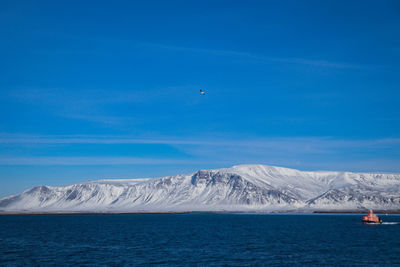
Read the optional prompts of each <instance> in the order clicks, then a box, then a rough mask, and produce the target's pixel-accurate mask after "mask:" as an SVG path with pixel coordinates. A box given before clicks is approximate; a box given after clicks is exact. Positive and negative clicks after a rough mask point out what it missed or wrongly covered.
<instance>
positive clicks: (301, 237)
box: [0, 214, 400, 266]
mask: <svg viewBox="0 0 400 267" xmlns="http://www.w3.org/2000/svg"><path fill="white" fill-rule="evenodd" d="M360 218H361V215H246V214H237V215H235V214H166V215H161V214H160V215H133V214H129V215H29V216H0V259H1V261H0V264H1V265H80V266H82V265H87V266H96V265H114V266H115V265H130V266H132V265H147V264H164V265H172V266H176V265H200V266H202V265H213V266H215V265H229V266H232V265H235V266H254V265H268V266H269V265H280V266H281V265H290V266H293V265H294V266H296V265H303V266H304V265H307V266H309V265H324V266H326V265H330V266H343V265H351V266H354V265H359V266H365V265H379V266H385V265H387V266H389V265H396V264H397V265H398V264H400V225H396V224H391V225H375V226H371V225H369V226H368V225H362V224H361V223H360ZM382 218H383V219H384V221H400V216H383V217H382Z"/></svg>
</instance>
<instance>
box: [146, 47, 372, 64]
mask: <svg viewBox="0 0 400 267" xmlns="http://www.w3.org/2000/svg"><path fill="white" fill-rule="evenodd" d="M142 45H145V46H148V47H154V48H160V49H168V50H175V51H182V52H193V53H206V54H213V55H217V56H234V57H242V58H248V59H252V60H256V61H261V62H267V63H274V62H275V63H277V62H281V63H287V64H297V65H309V66H314V67H321V68H337V69H370V68H377V67H379V66H376V65H369V64H368V65H365V64H354V63H347V62H336V61H329V60H324V59H307V58H289V57H288V58H276V57H268V56H264V55H259V54H254V53H250V52H243V51H234V50H219V49H209V48H198V47H184V46H173V45H164V44H155V43H143V44H142Z"/></svg>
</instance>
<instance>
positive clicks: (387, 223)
mask: <svg viewBox="0 0 400 267" xmlns="http://www.w3.org/2000/svg"><path fill="white" fill-rule="evenodd" d="M382 224H400V222H383V223H382Z"/></svg>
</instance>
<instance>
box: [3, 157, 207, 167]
mask: <svg viewBox="0 0 400 267" xmlns="http://www.w3.org/2000/svg"><path fill="white" fill-rule="evenodd" d="M198 163H199V161H198V160H192V159H188V160H186V159H154V158H136V157H0V165H73V166H79V165H170V164H179V165H188V164H198ZM200 163H204V164H209V163H211V162H210V161H203V162H200Z"/></svg>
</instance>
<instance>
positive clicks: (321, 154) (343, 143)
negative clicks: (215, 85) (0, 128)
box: [0, 133, 400, 171]
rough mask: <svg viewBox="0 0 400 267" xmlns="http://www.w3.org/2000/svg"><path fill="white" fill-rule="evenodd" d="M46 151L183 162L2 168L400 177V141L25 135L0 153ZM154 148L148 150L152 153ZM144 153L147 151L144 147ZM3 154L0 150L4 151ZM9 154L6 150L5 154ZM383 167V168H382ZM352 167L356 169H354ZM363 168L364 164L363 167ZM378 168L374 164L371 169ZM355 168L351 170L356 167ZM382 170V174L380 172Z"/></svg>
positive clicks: (28, 161) (9, 161) (15, 161)
mask: <svg viewBox="0 0 400 267" xmlns="http://www.w3.org/2000/svg"><path fill="white" fill-rule="evenodd" d="M32 144H35V147H36V148H40V149H41V150H43V151H46V147H47V146H49V145H50V146H51V147H52V148H54V146H55V147H57V146H58V145H60V151H62V149H63V145H65V144H69V145H71V146H73V145H75V144H97V145H99V146H102V145H107V146H110V149H111V148H112V145H118V144H126V145H130V144H142V145H146V144H149V145H151V144H162V145H168V146H171V147H174V148H176V149H178V150H179V151H181V152H183V153H184V154H185V155H187V156H185V157H184V158H169V157H168V156H158V157H155V158H149V157H121V156H118V155H115V156H113V157H108V156H91V157H65V156H62V153H61V157H53V156H52V155H48V156H38V157H24V156H20V155H18V154H12V155H7V154H5V153H4V151H3V153H1V154H2V156H1V158H0V165H102V164H103V165H123V164H142V165H149V164H158V165H167V164H177V165H179V164H180V165H186V166H187V165H197V166H198V165H199V164H204V167H206V166H207V165H211V164H212V165H213V166H215V165H218V164H220V165H223V166H230V165H235V164H247V163H258V164H270V165H281V166H286V167H298V168H300V169H310V168H311V169H330V170H338V169H342V170H343V169H345V170H356V171H358V170H363V171H379V170H380V171H400V167H398V166H400V165H397V162H398V161H399V160H400V159H399V158H400V138H384V139H368V140H350V139H348V140H345V139H334V138H330V137H292V138H278V137H275V138H249V137H247V138H244V137H236V138H228V137H225V138H222V137H221V138H219V137H214V138H212V137H207V136H205V137H182V138H174V137H158V138H157V137H153V138H149V137H147V138H133V137H131V136H112V135H104V136H102V135H65V136H41V135H24V134H20V135H18V134H6V133H3V134H0V148H1V146H3V147H9V146H12V147H29V145H32ZM152 148H153V147H151V146H149V147H148V149H152ZM141 149H143V147H141ZM0 151H1V150H0ZM5 152H7V150H5ZM379 162H380V163H382V164H381V165H379V164H378V163H379ZM352 163H354V165H352ZM364 163H365V164H364ZM372 163H374V164H372ZM352 166H353V167H352ZM379 166H381V167H382V168H381V169H379Z"/></svg>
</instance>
